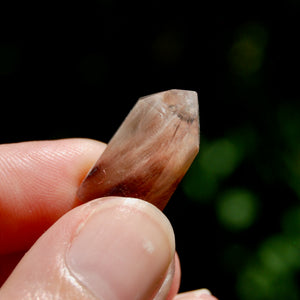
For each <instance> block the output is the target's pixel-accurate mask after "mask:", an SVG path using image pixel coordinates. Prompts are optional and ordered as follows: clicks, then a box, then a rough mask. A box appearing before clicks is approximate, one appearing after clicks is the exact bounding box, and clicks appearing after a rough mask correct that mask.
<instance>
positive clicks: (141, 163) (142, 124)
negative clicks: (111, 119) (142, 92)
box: [77, 90, 200, 209]
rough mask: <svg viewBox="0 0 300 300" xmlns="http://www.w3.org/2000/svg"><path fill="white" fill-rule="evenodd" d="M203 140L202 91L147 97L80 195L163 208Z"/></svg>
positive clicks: (92, 172)
mask: <svg viewBox="0 0 300 300" xmlns="http://www.w3.org/2000/svg"><path fill="white" fill-rule="evenodd" d="M199 142H200V141H199V114H198V98H197V93H196V92H194V91H186V90H169V91H165V92H161V93H157V94H153V95H150V96H146V97H142V98H140V99H139V100H138V102H137V103H136V105H135V106H134V107H133V109H132V110H131V111H130V113H129V114H128V116H127V117H126V118H125V120H124V122H123V123H122V124H121V126H120V128H119V129H118V130H117V132H116V133H115V135H114V136H113V137H112V139H111V140H110V142H109V143H108V145H107V148H106V149H105V151H104V152H103V154H102V155H101V157H100V158H99V160H98V161H97V162H96V164H95V165H94V167H93V168H92V169H91V170H90V172H89V173H88V175H87V176H86V178H85V179H84V180H83V182H82V184H81V185H80V187H79V190H78V192H77V195H78V198H79V199H80V200H81V201H83V202H86V201H89V200H92V199H96V198H100V197H104V196H122V197H134V198H140V199H143V200H146V201H149V202H151V203H152V204H154V205H156V206H157V207H158V208H160V209H163V208H164V207H165V205H166V204H167V202H168V200H169V199H170V197H171V195H172V194H173V192H174V191H175V189H176V187H177V185H178V183H179V182H180V181H181V179H182V177H183V176H184V174H185V173H186V171H187V170H188V168H189V167H190V165H191V163H192V161H193V160H194V158H195V156H196V155H197V153H198V151H199Z"/></svg>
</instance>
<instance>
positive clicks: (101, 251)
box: [0, 197, 175, 300]
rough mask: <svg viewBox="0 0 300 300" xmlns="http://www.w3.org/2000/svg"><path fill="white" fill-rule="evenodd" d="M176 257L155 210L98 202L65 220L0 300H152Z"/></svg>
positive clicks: (137, 203)
mask: <svg viewBox="0 0 300 300" xmlns="http://www.w3.org/2000/svg"><path fill="white" fill-rule="evenodd" d="M49 245H51V247H49ZM174 253H175V242H174V233H173V230H172V227H171V225H170V223H169V221H168V220H167V218H166V217H165V216H164V215H163V213H162V212H161V211H159V210H158V209H157V208H156V207H155V206H153V205H152V204H149V203H148V202H145V201H142V200H138V199H132V198H117V197H110V198H103V199H97V200H94V201H91V202H89V203H86V204H85V205H82V206H79V207H77V208H75V209H73V210H72V211H70V212H69V213H67V214H66V215H64V216H63V217H62V218H60V219H59V220H58V222H56V223H55V224H54V225H53V226H52V227H51V228H50V229H49V230H48V231H46V232H45V234H43V235H42V236H41V238H39V239H38V241H37V242H36V243H35V244H34V246H33V247H32V248H31V249H30V250H29V252H28V253H27V254H26V255H25V256H24V258H23V259H22V260H21V262H20V263H19V264H18V266H17V267H16V268H15V270H14V272H13V273H12V274H11V276H10V277H9V279H8V280H7V281H6V283H5V284H4V286H3V287H2V289H1V290H0V298H1V297H2V298H3V299H16V300H18V299H28V298H34V299H37V298H43V299H45V298H47V299H48V298H49V299H83V300H84V299H88V300H90V299H111V300H121V299H122V300H127V299H128V300H129V299H130V300H131V299H136V300H146V299H149V300H150V299H153V298H154V297H155V295H156V293H157V291H158V290H159V289H160V287H161V285H162V284H163V282H164V280H165V276H166V274H168V269H169V267H170V265H171V262H172V261H173V259H174ZM16 287H17V288H16ZM157 299H159V298H157Z"/></svg>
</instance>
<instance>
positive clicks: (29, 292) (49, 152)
mask: <svg viewBox="0 0 300 300" xmlns="http://www.w3.org/2000/svg"><path fill="white" fill-rule="evenodd" d="M105 147H106V145H105V144H103V143H100V142H96V141H93V140H86V139H65V140H57V141H41V142H25V143H18V144H6V145H1V146H0V191H1V194H0V282H1V284H0V286H1V285H2V287H1V288H0V298H1V299H17V300H18V299H32V298H38V297H39V299H99V298H97V296H95V293H94V292H93V289H90V288H89V285H88V284H85V282H84V281H80V280H78V278H77V277H76V276H74V273H72V268H71V271H70V269H69V267H68V264H69V265H70V263H68V261H66V259H65V256H66V255H67V254H66V253H68V251H69V248H70V245H72V244H73V243H74V239H75V238H76V235H77V234H78V231H79V229H80V228H81V227H82V226H83V225H84V224H85V222H88V221H87V220H88V219H89V218H90V215H93V214H94V215H95V216H94V217H93V216H92V218H94V219H95V220H96V218H98V219H97V220H96V221H97V222H101V218H102V220H105V211H104V210H103V208H101V207H106V206H110V207H111V208H110V209H116V208H118V207H122V208H124V207H125V206H126V205H127V204H126V205H125V204H124V203H125V202H126V201H124V199H122V198H120V199H117V198H114V199H98V200H96V201H93V203H86V204H82V203H81V202H79V200H78V199H77V197H76V192H77V189H78V187H79V185H80V183H81V181H82V180H83V178H84V177H85V175H86V174H87V172H88V171H89V169H90V168H91V167H92V166H93V165H94V163H95V161H96V160H97V159H98V158H99V154H101V153H102V152H103V151H104V149H105ZM127 202H128V201H127ZM127 202H126V203H127ZM103 203H104V204H103ZM129 203H130V205H129V206H128V205H127V208H128V207H129V208H130V209H131V210H132V211H133V210H134V209H135V205H136V206H137V207H138V214H140V215H143V214H145V216H146V217H147V218H150V219H153V220H154V223H155V225H153V227H154V228H155V230H158V231H159V232H160V231H163V233H162V236H166V241H167V242H166V243H165V247H162V248H161V249H160V248H159V251H161V254H165V253H170V255H166V257H173V256H174V247H175V246H174V242H173V239H174V238H173V232H172V228H171V227H170V225H169V224H168V221H167V219H166V217H164V216H163V214H162V213H161V212H160V211H159V210H158V209H157V208H155V207H154V206H152V205H151V204H148V203H146V202H144V201H142V200H137V199H135V200H130V201H129ZM133 204H134V205H133ZM124 205H125V206H124ZM101 209H102V210H103V212H102V211H101ZM96 210H97V211H100V212H101V213H102V217H101V214H99V216H97V213H94V211H96ZM82 224H83V225H82ZM90 224H92V223H91V222H90ZM104 225H105V224H104ZM108 225H109V224H108ZM133 225H134V224H133ZM86 228H89V230H90V231H93V230H94V228H93V227H92V225H90V227H86ZM126 228H127V227H125V228H124V230H126ZM96 229H97V230H98V228H95V230H96ZM121 230H122V229H121ZM153 230H154V229H153ZM118 232H119V231H118ZM119 234H120V236H124V234H125V235H126V232H120V233H119ZM109 238H110V237H109V236H108V239H109ZM111 240H112V241H114V240H115V236H111ZM26 252H27V254H26V255H25V256H24V257H23V255H24V254H25V253H26ZM172 253H173V254H172ZM84 254H85V251H84V250H83V253H82V255H83V256H84ZM76 255H78V251H77V253H76ZM107 255H109V253H108V254H107ZM22 257H23V258H22ZM100 259H101V258H99V260H100ZM168 259H169V258H168ZM75 263H76V262H75ZM71 265H72V264H71ZM16 266H17V267H16ZM113 268H114V266H112V269H113ZM158 269H159V266H158ZM151 270H152V269H151V268H149V270H148V271H149V272H151ZM12 271H13V272H12ZM96 271H97V270H96ZM11 272H12V273H11ZM99 272H100V270H99ZM126 274H127V276H128V277H129V278H130V276H131V275H132V276H133V274H131V268H128V270H126ZM112 276H113V275H112ZM147 276H148V277H149V274H148V275H147ZM150 277H151V276H150ZM154 279H155V278H154ZM141 280H142V279H141ZM157 280H158V279H157ZM157 280H154V281H155V282H158V281H157ZM179 282H180V265H179V259H178V257H177V255H175V273H174V275H173V277H172V279H171V283H170V284H169V285H167V286H168V291H167V293H165V294H164V295H163V296H162V298H159V299H177V298H178V299H182V300H184V299H186V300H188V299H216V298H215V297H213V296H211V295H209V292H207V291H205V290H204V291H200V292H199V291H198V292H189V293H185V294H182V295H177V296H176V294H177V291H178V288H179ZM161 283H162V282H161ZM161 283H160V284H161ZM147 284H148V285H149V288H147V289H145V290H146V292H144V298H145V299H152V296H151V295H152V294H153V290H154V289H153V288H152V286H154V283H151V282H150V283H147ZM139 286H140V284H139V285H138V286H137V287H135V288H136V289H137V290H136V291H135V292H136V293H138V292H139V291H138V289H139ZM141 286H142V285H141ZM115 289H116V290H117V289H118V286H116V287H115ZM148 291H149V292H148ZM147 293H148V294H147ZM151 293H152V294H151ZM150 294H151V295H150ZM174 297H175V298H174Z"/></svg>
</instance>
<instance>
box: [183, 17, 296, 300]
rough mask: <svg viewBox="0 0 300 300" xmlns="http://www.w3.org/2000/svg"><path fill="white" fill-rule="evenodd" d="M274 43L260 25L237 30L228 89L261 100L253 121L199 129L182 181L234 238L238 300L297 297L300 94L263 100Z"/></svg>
mask: <svg viewBox="0 0 300 300" xmlns="http://www.w3.org/2000/svg"><path fill="white" fill-rule="evenodd" d="M269 41H270V38H269V33H268V30H267V28H265V27H264V26H263V25H262V24H260V23H255V22H250V23H247V24H243V25H241V26H240V27H239V28H237V30H236V33H235V35H234V37H233V39H232V42H231V45H230V46H229V47H228V52H227V60H228V61H227V63H228V68H229V70H230V73H231V76H232V79H233V81H236V82H238V83H240V85H236V84H235V83H234V84H233V85H232V86H231V88H232V89H233V90H234V89H236V93H237V95H241V94H240V93H241V92H242V93H245V94H246V95H245V97H248V96H250V98H251V97H253V95H252V92H253V91H256V92H257V93H259V94H257V97H258V99H254V98H252V99H253V101H254V103H256V104H257V105H258V106H257V109H256V110H252V111H251V113H252V116H251V118H252V120H253V123H252V125H250V126H249V123H248V124H247V122H243V121H242V122H241V124H242V125H241V124H240V126H239V127H235V128H233V129H230V130H227V131H225V132H224V135H223V136H219V137H215V138H209V137H208V136H205V135H204V136H202V135H201V147H200V153H199V155H198V156H197V158H196V160H195V161H194V163H193V165H192V167H191V169H190V170H189V172H188V174H187V175H186V177H185V179H184V182H183V190H184V192H185V194H186V195H187V196H188V197H189V198H190V199H191V200H192V201H195V202H197V203H198V204H199V205H202V206H203V205H211V207H212V209H213V210H214V212H215V216H216V218H217V220H218V223H219V226H220V227H219V231H220V234H221V235H224V236H226V238H227V239H229V240H231V242H229V241H227V242H226V246H225V248H224V249H223V250H221V251H222V252H223V255H222V260H223V264H224V273H226V272H227V273H228V274H231V275H232V274H233V275H232V276H233V277H234V278H235V279H234V281H235V293H236V299H240V300H248V299H249V300H271V299H272V300H276V299H278V300H279V299H295V300H296V299H300V285H299V283H300V282H299V275H300V206H299V201H300V114H299V109H298V108H299V99H297V100H295V101H285V99H281V100H279V101H278V102H277V103H276V104H275V103H274V104H273V105H272V102H269V106H260V105H259V103H261V104H262V105H265V103H266V102H267V101H266V98H267V97H269V96H268V95H267V94H265V91H264V90H265V88H264V85H265V80H266V79H265V78H266V75H265V74H266V73H267V72H268V68H269V66H268V65H267V63H266V60H267V51H268V50H267V49H268V47H269ZM249 89H250V91H251V92H250V93H249V95H247V93H248V92H247V91H249ZM250 98H249V99H248V100H247V101H248V102H249V100H250ZM240 101H242V99H240ZM249 103H250V102H249ZM263 107H264V108H263ZM262 108H263V109H265V111H264V112H263V113H264V114H265V119H262V118H261V116H260V115H261V110H260V109H262ZM200 111H201V105H200ZM256 120H257V121H256ZM221 126H222V125H221Z"/></svg>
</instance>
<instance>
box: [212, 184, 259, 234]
mask: <svg viewBox="0 0 300 300" xmlns="http://www.w3.org/2000/svg"><path fill="white" fill-rule="evenodd" d="M258 206H259V205H258V200H257V198H256V197H255V195H254V194H252V193H251V192H250V191H247V190H243V189H232V190H229V191H226V192H224V193H223V194H222V195H221V196H220V197H219V199H218V202H217V205H216V210H217V216H218V219H219V221H220V223H222V224H223V226H225V227H226V228H227V229H229V230H243V229H247V228H249V227H250V226H251V225H252V224H253V223H254V221H255V220H256V218H257V214H258Z"/></svg>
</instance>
